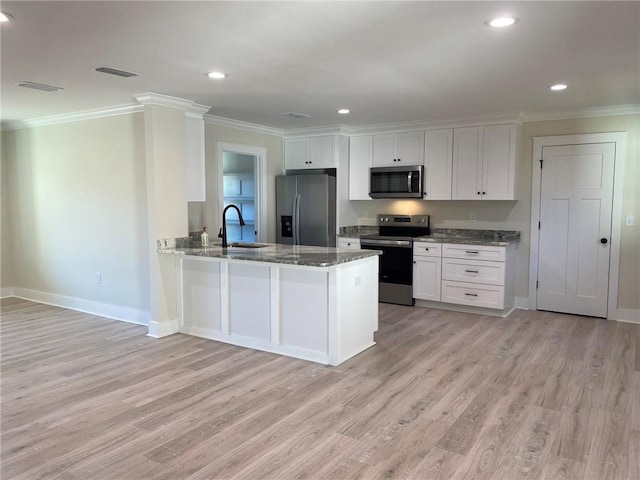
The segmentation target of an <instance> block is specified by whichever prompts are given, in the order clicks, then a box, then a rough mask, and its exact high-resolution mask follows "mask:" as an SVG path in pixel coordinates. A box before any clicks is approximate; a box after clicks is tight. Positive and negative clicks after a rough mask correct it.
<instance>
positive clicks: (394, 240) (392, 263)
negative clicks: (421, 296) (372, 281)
mask: <svg viewBox="0 0 640 480" xmlns="http://www.w3.org/2000/svg"><path fill="white" fill-rule="evenodd" d="M429 226H430V224H429V215H390V214H389V215H388V214H382V215H378V230H379V233H377V234H375V235H365V236H363V237H361V238H360V245H361V248H364V249H369V250H382V255H380V257H378V258H379V262H380V273H379V288H380V291H379V300H380V301H381V302H384V303H397V304H400V305H413V304H414V303H415V301H414V298H413V239H414V238H415V237H421V236H423V235H429V233H430V228H429Z"/></svg>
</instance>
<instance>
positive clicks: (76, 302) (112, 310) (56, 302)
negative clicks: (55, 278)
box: [1, 287, 149, 326]
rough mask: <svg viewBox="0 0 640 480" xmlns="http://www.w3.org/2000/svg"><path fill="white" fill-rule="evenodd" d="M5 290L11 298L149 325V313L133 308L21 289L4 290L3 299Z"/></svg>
mask: <svg viewBox="0 0 640 480" xmlns="http://www.w3.org/2000/svg"><path fill="white" fill-rule="evenodd" d="M5 290H6V291H7V293H9V292H10V295H7V296H9V297H18V298H22V299H24V300H30V301H32V302H38V303H44V304H46V305H53V306H55V307H63V308H68V309H70V310H76V311H78V312H85V313H90V314H92V315H98V316H100V317H106V318H111V319H113V320H121V321H123V322H128V323H135V324H138V325H145V326H146V325H149V312H145V311H144V310H136V309H133V308H127V307H120V306H118V305H111V304H108V303H100V302H94V301H92V300H85V299H83V298H76V297H67V296H65V295H57V294H55V293H47V292H40V291H38V290H29V289H26V288H19V287H7V288H3V289H2V292H1V293H2V298H5Z"/></svg>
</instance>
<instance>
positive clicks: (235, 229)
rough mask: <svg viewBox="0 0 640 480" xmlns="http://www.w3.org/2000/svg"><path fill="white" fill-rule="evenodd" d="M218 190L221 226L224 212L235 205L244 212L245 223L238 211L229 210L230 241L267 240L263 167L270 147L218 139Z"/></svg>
mask: <svg viewBox="0 0 640 480" xmlns="http://www.w3.org/2000/svg"><path fill="white" fill-rule="evenodd" d="M218 160H219V161H218V166H219V167H218V177H219V181H218V186H219V189H218V191H219V192H220V194H219V197H220V198H219V205H220V206H221V208H220V225H222V211H223V210H224V208H225V207H227V206H229V205H235V206H236V207H238V209H239V210H240V212H241V213H242V217H243V220H244V223H245V225H244V226H241V225H240V221H239V218H238V217H237V215H236V213H235V211H233V210H230V211H229V212H228V213H227V216H226V220H227V240H228V241H229V242H245V243H254V242H261V241H263V239H264V231H263V227H264V222H263V205H264V201H263V195H264V188H263V187H262V185H263V181H262V179H263V178H264V174H263V170H264V164H265V161H266V149H265V148H261V147H254V146H250V145H237V144H229V143H223V142H218Z"/></svg>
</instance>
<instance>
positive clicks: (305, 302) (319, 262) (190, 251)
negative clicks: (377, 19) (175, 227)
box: [158, 239, 379, 365]
mask: <svg viewBox="0 0 640 480" xmlns="http://www.w3.org/2000/svg"><path fill="white" fill-rule="evenodd" d="M178 240H180V239H178ZM177 245H178V246H177V247H176V242H175V241H159V242H158V253H160V254H163V255H174V256H175V270H176V278H177V289H178V292H177V298H178V317H179V318H178V320H179V332H181V333H185V334H189V335H195V336H199V337H204V338H209V339H212V340H218V341H221V342H226V343H231V344H234V345H239V346H243V347H249V348H255V349H257V350H263V351H266V352H273V353H278V354H282V355H287V356H291V357H296V358H302V359H305V360H310V361H313V362H318V363H322V364H329V365H339V364H340V363H342V362H344V361H345V360H347V359H349V358H351V357H353V356H354V355H356V354H358V353H360V352H362V351H363V350H365V349H367V348H369V347H371V346H372V345H374V344H375V342H374V341H373V334H374V332H375V331H376V330H377V329H378V254H379V252H377V251H372V250H346V249H338V248H328V247H311V246H291V245H276V244H235V245H236V246H233V245H234V244H232V245H231V246H230V247H229V248H224V249H223V248H222V247H220V246H210V247H200V246H196V247H184V248H180V242H179V241H178V243H177Z"/></svg>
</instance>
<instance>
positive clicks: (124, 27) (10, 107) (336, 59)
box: [0, 1, 640, 129]
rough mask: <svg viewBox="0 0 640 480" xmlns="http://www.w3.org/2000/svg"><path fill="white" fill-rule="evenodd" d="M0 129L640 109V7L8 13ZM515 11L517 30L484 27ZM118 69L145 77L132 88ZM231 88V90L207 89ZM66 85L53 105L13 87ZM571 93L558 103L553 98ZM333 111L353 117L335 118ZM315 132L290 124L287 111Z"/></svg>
mask: <svg viewBox="0 0 640 480" xmlns="http://www.w3.org/2000/svg"><path fill="white" fill-rule="evenodd" d="M1 9H2V11H4V12H7V13H10V14H11V15H13V17H14V21H13V22H12V23H11V24H3V25H2V27H1V55H2V56H1V57H0V58H1V67H2V68H1V80H2V97H1V106H2V112H1V114H2V120H3V122H6V121H15V120H25V119H34V118H39V117H43V116H49V115H57V114H66V113H72V112H78V111H83V110H90V109H96V108H103V107H109V106H115V105H124V104H135V103H136V102H135V100H134V99H133V98H132V95H133V94H137V93H143V92H155V93H160V94H165V95H171V96H175V97H180V98H184V99H188V100H193V101H195V102H197V103H200V104H204V105H211V106H212V108H211V110H210V112H209V113H210V114H212V115H217V116H221V117H227V118H230V119H235V120H240V121H245V122H251V123H257V124H261V125H266V126H271V127H276V128H282V129H290V128H306V127H316V126H324V125H336V124H346V125H350V126H363V125H372V124H387V123H395V122H410V121H421V120H426V121H430V120H437V119H453V118H466V117H474V116H475V117H478V116H482V115H493V114H511V113H518V112H525V113H531V112H535V113H539V112H555V111H567V110H578V109H588V108H593V107H604V106H612V105H631V104H639V103H640V2H638V1H630V2H610V1H603V2H595V1H594V2H591V1H581V2H576V1H571V2H542V1H532V2H508V1H507V2H483V1H472V2H452V1H446V2H419V1H411V2H404V1H395V2H326V1H323V2H270V1H266V2H213V1H205V2H191V1H189V2H183V1H162V2H151V1H133V2H116V1H89V2H75V1H70V2H57V1H44V2H31V1H3V2H2V5H1ZM504 13H510V14H513V15H516V16H518V17H520V18H521V22H520V23H518V24H516V25H515V26H512V27H508V28H505V29H490V28H487V27H485V26H484V25H483V22H484V21H485V20H486V19H488V18H490V17H493V16H496V15H499V14H504ZM103 65H108V66H112V67H115V68H119V69H124V70H130V71H133V72H137V73H141V74H142V76H141V77H137V78H131V79H124V78H118V77H114V76H110V75H105V74H101V73H97V72H95V71H93V69H94V68H95V67H98V66H103ZM211 70H221V71H223V72H227V73H228V74H229V76H228V78H226V79H224V80H222V81H219V80H218V81H214V80H211V79H209V78H207V77H206V76H205V73H206V72H208V71H211ZM25 80H27V81H32V82H38V83H45V84H50V85H55V86H59V87H63V88H64V90H63V91H60V92H56V93H44V92H39V91H34V90H28V89H25V88H20V87H17V86H16V83H18V82H21V81H25ZM558 82H563V83H567V84H568V85H569V89H567V90H566V91H564V92H551V91H549V90H548V88H547V87H548V86H549V85H552V84H554V83H558ZM339 107H348V108H350V109H351V111H352V113H351V114H350V115H348V116H340V115H338V114H337V113H336V109H337V108H339ZM292 111H293V112H301V113H305V114H308V115H311V117H310V118H307V119H302V120H295V119H291V118H287V117H284V116H283V115H282V113H284V112H292Z"/></svg>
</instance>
